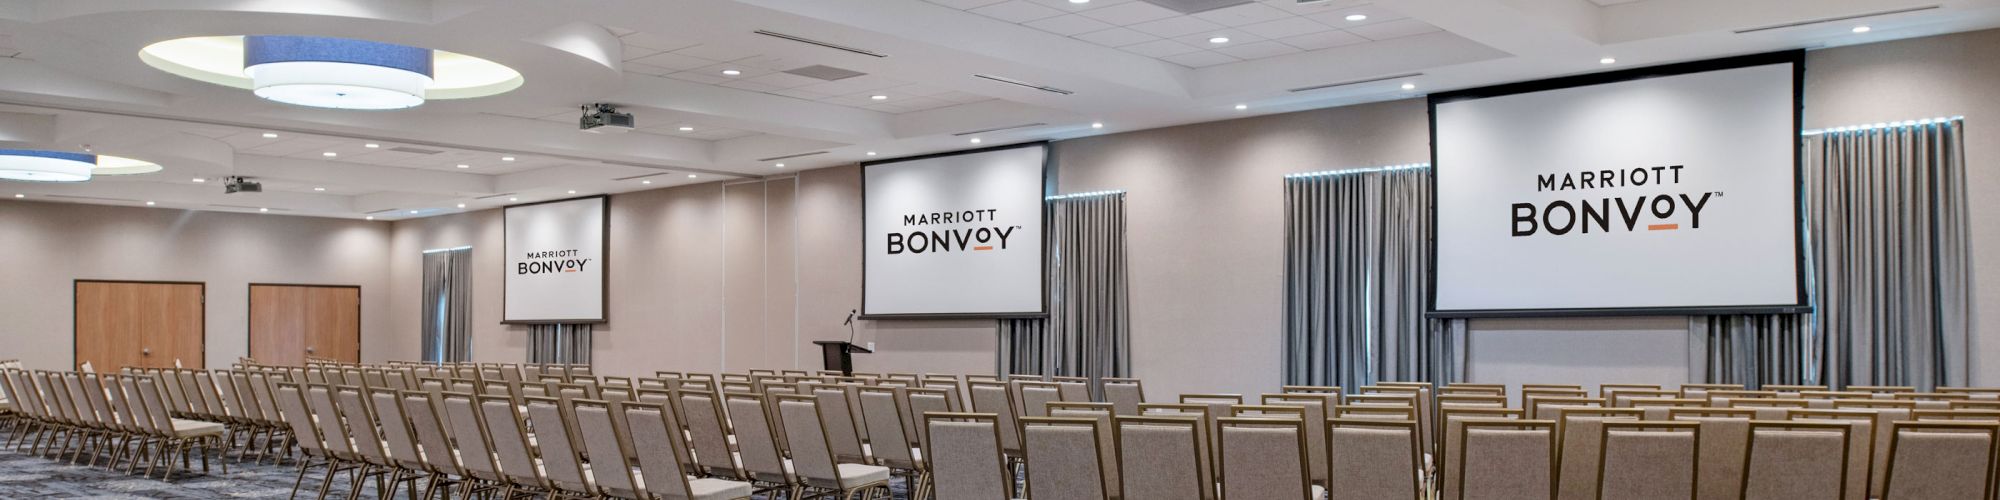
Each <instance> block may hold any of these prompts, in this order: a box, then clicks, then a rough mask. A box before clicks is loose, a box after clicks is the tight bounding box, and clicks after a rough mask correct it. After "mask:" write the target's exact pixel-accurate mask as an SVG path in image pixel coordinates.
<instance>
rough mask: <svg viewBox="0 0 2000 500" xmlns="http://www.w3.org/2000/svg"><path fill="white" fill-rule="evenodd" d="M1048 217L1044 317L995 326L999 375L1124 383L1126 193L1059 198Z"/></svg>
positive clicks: (1127, 351) (1127, 354)
mask: <svg viewBox="0 0 2000 500" xmlns="http://www.w3.org/2000/svg"><path fill="white" fill-rule="evenodd" d="M1045 214H1046V216H1045V217H1046V220H1044V221H1043V227H1046V228H1048V229H1047V230H1048V233H1047V236H1048V238H1049V253H1048V255H1047V259H1048V263H1049V265H1048V277H1047V279H1048V283H1049V315H1048V317H1047V318H1046V319H1044V318H1034V319H1005V320H1000V356H999V358H1000V359H999V367H998V368H999V369H1000V370H1002V372H1003V373H1020V374H1035V375H1054V376H1067V377H1089V378H1091V379H1092V380H1093V381H1095V380H1097V379H1101V378H1103V377H1125V376H1129V374H1130V373H1131V372H1132V335H1131V322H1130V320H1129V318H1128V314H1129V313H1130V307H1129V306H1128V303H1127V299H1126V288H1125V287H1126V272H1127V271H1126V267H1125V193H1123V192H1112V193H1101V194H1091V195H1087V196H1069V197H1058V198H1055V199H1051V200H1049V201H1048V210H1047V211H1046V212H1045ZM1092 386H1093V387H1095V386H1096V384H1092Z"/></svg>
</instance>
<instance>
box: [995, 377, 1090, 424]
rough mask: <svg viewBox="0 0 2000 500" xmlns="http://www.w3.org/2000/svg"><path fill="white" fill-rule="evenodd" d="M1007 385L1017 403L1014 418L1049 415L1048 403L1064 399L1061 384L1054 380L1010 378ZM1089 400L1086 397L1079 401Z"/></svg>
mask: <svg viewBox="0 0 2000 500" xmlns="http://www.w3.org/2000/svg"><path fill="white" fill-rule="evenodd" d="M1008 385H1009V386H1011V387H1012V388H1013V390H1014V402H1016V403H1018V404H1017V405H1015V407H1014V410H1015V411H1016V412H1017V413H1015V414H1014V416H1015V417H1016V418H1018V417H1046V416H1049V408H1048V404H1049V403H1052V402H1056V401H1064V400H1065V399H1064V398H1063V390H1062V385H1061V384H1057V383H1055V382H1042V381H1035V380H1011V381H1009V382H1008ZM1089 400H1090V398H1088V397H1086V398H1083V399H1081V400H1079V401H1089Z"/></svg>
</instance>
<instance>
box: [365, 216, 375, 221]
mask: <svg viewBox="0 0 2000 500" xmlns="http://www.w3.org/2000/svg"><path fill="white" fill-rule="evenodd" d="M364 218H365V219H368V220H375V216H373V215H370V216H367V217H364Z"/></svg>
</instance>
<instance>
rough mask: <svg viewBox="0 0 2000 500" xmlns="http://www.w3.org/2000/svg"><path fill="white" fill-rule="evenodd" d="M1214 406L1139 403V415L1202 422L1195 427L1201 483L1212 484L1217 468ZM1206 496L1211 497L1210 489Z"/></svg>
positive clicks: (1217, 471)
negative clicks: (1190, 419)
mask: <svg viewBox="0 0 2000 500" xmlns="http://www.w3.org/2000/svg"><path fill="white" fill-rule="evenodd" d="M1213 411H1215V407H1214V406H1210V405H1206V404H1200V403H1146V404H1142V405H1139V415H1140V416H1145V417H1187V418H1192V419H1195V420H1196V421H1199V422H1201V423H1202V425H1200V426H1199V427H1198V428H1197V429H1195V444H1196V448H1197V449H1198V450H1200V453H1201V455H1200V456H1199V457H1197V461H1198V462H1199V463H1200V464H1201V470H1202V476H1201V481H1202V484H1207V485H1211V486H1212V485H1214V484H1215V479H1214V478H1215V475H1216V474H1218V473H1219V469H1218V468H1217V467H1216V464H1215V425H1214V424H1213V423H1212V422H1214V421H1215V414H1214V413H1212V412H1213ZM1208 496H1210V497H1213V496H1214V492H1213V491H1210V492H1209V493H1208Z"/></svg>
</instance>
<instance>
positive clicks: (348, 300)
mask: <svg viewBox="0 0 2000 500" xmlns="http://www.w3.org/2000/svg"><path fill="white" fill-rule="evenodd" d="M250 357H251V358H253V359H256V360H257V362H259V363H264V364H274V365H301V364H305V362H306V358H307V357H313V358H323V359H331V360H336V361H345V362H349V363H359V362H361V287H358V286H340V285H266V284H252V285H250Z"/></svg>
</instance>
